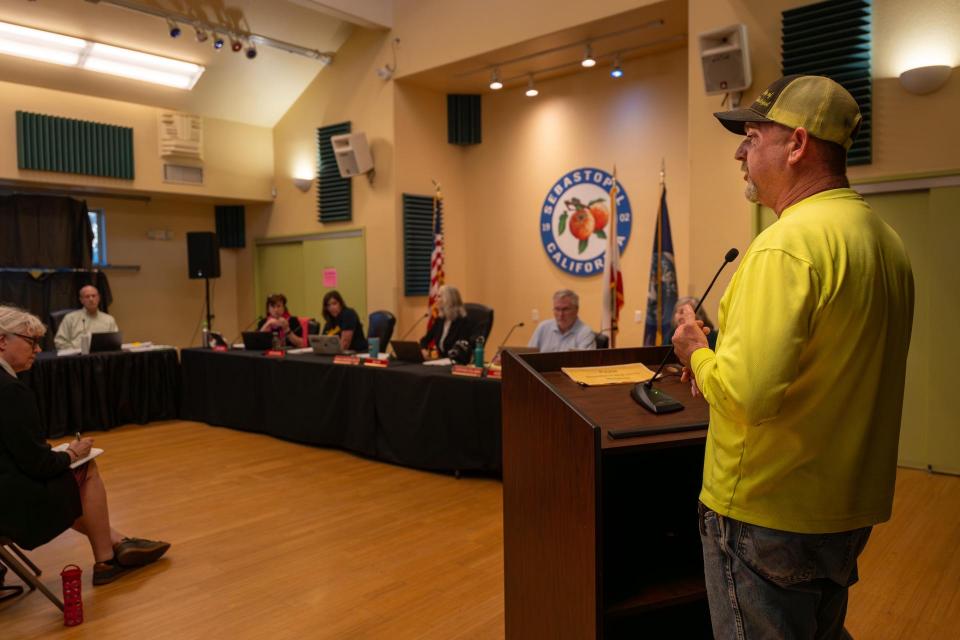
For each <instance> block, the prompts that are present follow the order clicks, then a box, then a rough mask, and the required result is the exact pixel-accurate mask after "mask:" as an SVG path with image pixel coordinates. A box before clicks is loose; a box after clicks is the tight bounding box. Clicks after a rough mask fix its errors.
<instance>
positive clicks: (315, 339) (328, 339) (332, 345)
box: [309, 336, 340, 356]
mask: <svg viewBox="0 0 960 640" xmlns="http://www.w3.org/2000/svg"><path fill="white" fill-rule="evenodd" d="M309 339H310V347H311V348H312V349H313V352H314V353H316V354H318V355H322V356H335V355H337V354H338V353H340V336H310V338H309Z"/></svg>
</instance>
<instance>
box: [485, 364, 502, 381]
mask: <svg viewBox="0 0 960 640" xmlns="http://www.w3.org/2000/svg"><path fill="white" fill-rule="evenodd" d="M487 377H488V378H490V379H491V380H502V379H503V369H494V368H493V367H490V368H489V369H487Z"/></svg>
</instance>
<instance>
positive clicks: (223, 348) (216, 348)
mask: <svg viewBox="0 0 960 640" xmlns="http://www.w3.org/2000/svg"><path fill="white" fill-rule="evenodd" d="M210 349H211V350H213V351H222V352H226V351H229V349H227V345H225V344H218V345H215V346H213V347H210Z"/></svg>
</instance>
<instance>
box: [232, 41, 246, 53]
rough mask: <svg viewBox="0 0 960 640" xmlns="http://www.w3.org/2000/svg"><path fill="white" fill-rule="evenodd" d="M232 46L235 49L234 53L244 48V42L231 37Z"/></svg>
mask: <svg viewBox="0 0 960 640" xmlns="http://www.w3.org/2000/svg"><path fill="white" fill-rule="evenodd" d="M230 48H231V49H233V52H234V53H239V52H240V50H241V49H243V43H242V42H240V41H239V40H234V39H233V38H230Z"/></svg>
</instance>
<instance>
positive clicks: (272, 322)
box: [257, 293, 307, 347]
mask: <svg viewBox="0 0 960 640" xmlns="http://www.w3.org/2000/svg"><path fill="white" fill-rule="evenodd" d="M265 311H266V314H267V315H266V317H264V318H262V319H261V320H260V324H258V325H257V330H258V331H264V332H268V331H272V332H273V333H275V334H276V335H277V339H278V340H279V343H280V345H286V344H287V343H289V344H292V345H293V346H295V347H303V346H306V345H307V341H306V340H305V339H304V338H303V337H302V336H301V335H300V334H301V333H303V329H302V328H301V327H300V319H299V318H297V316H292V315H290V312H289V311H287V296H285V295H283V294H282V293H274V294H273V295H270V296H268V297H267V304H266V307H265Z"/></svg>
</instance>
